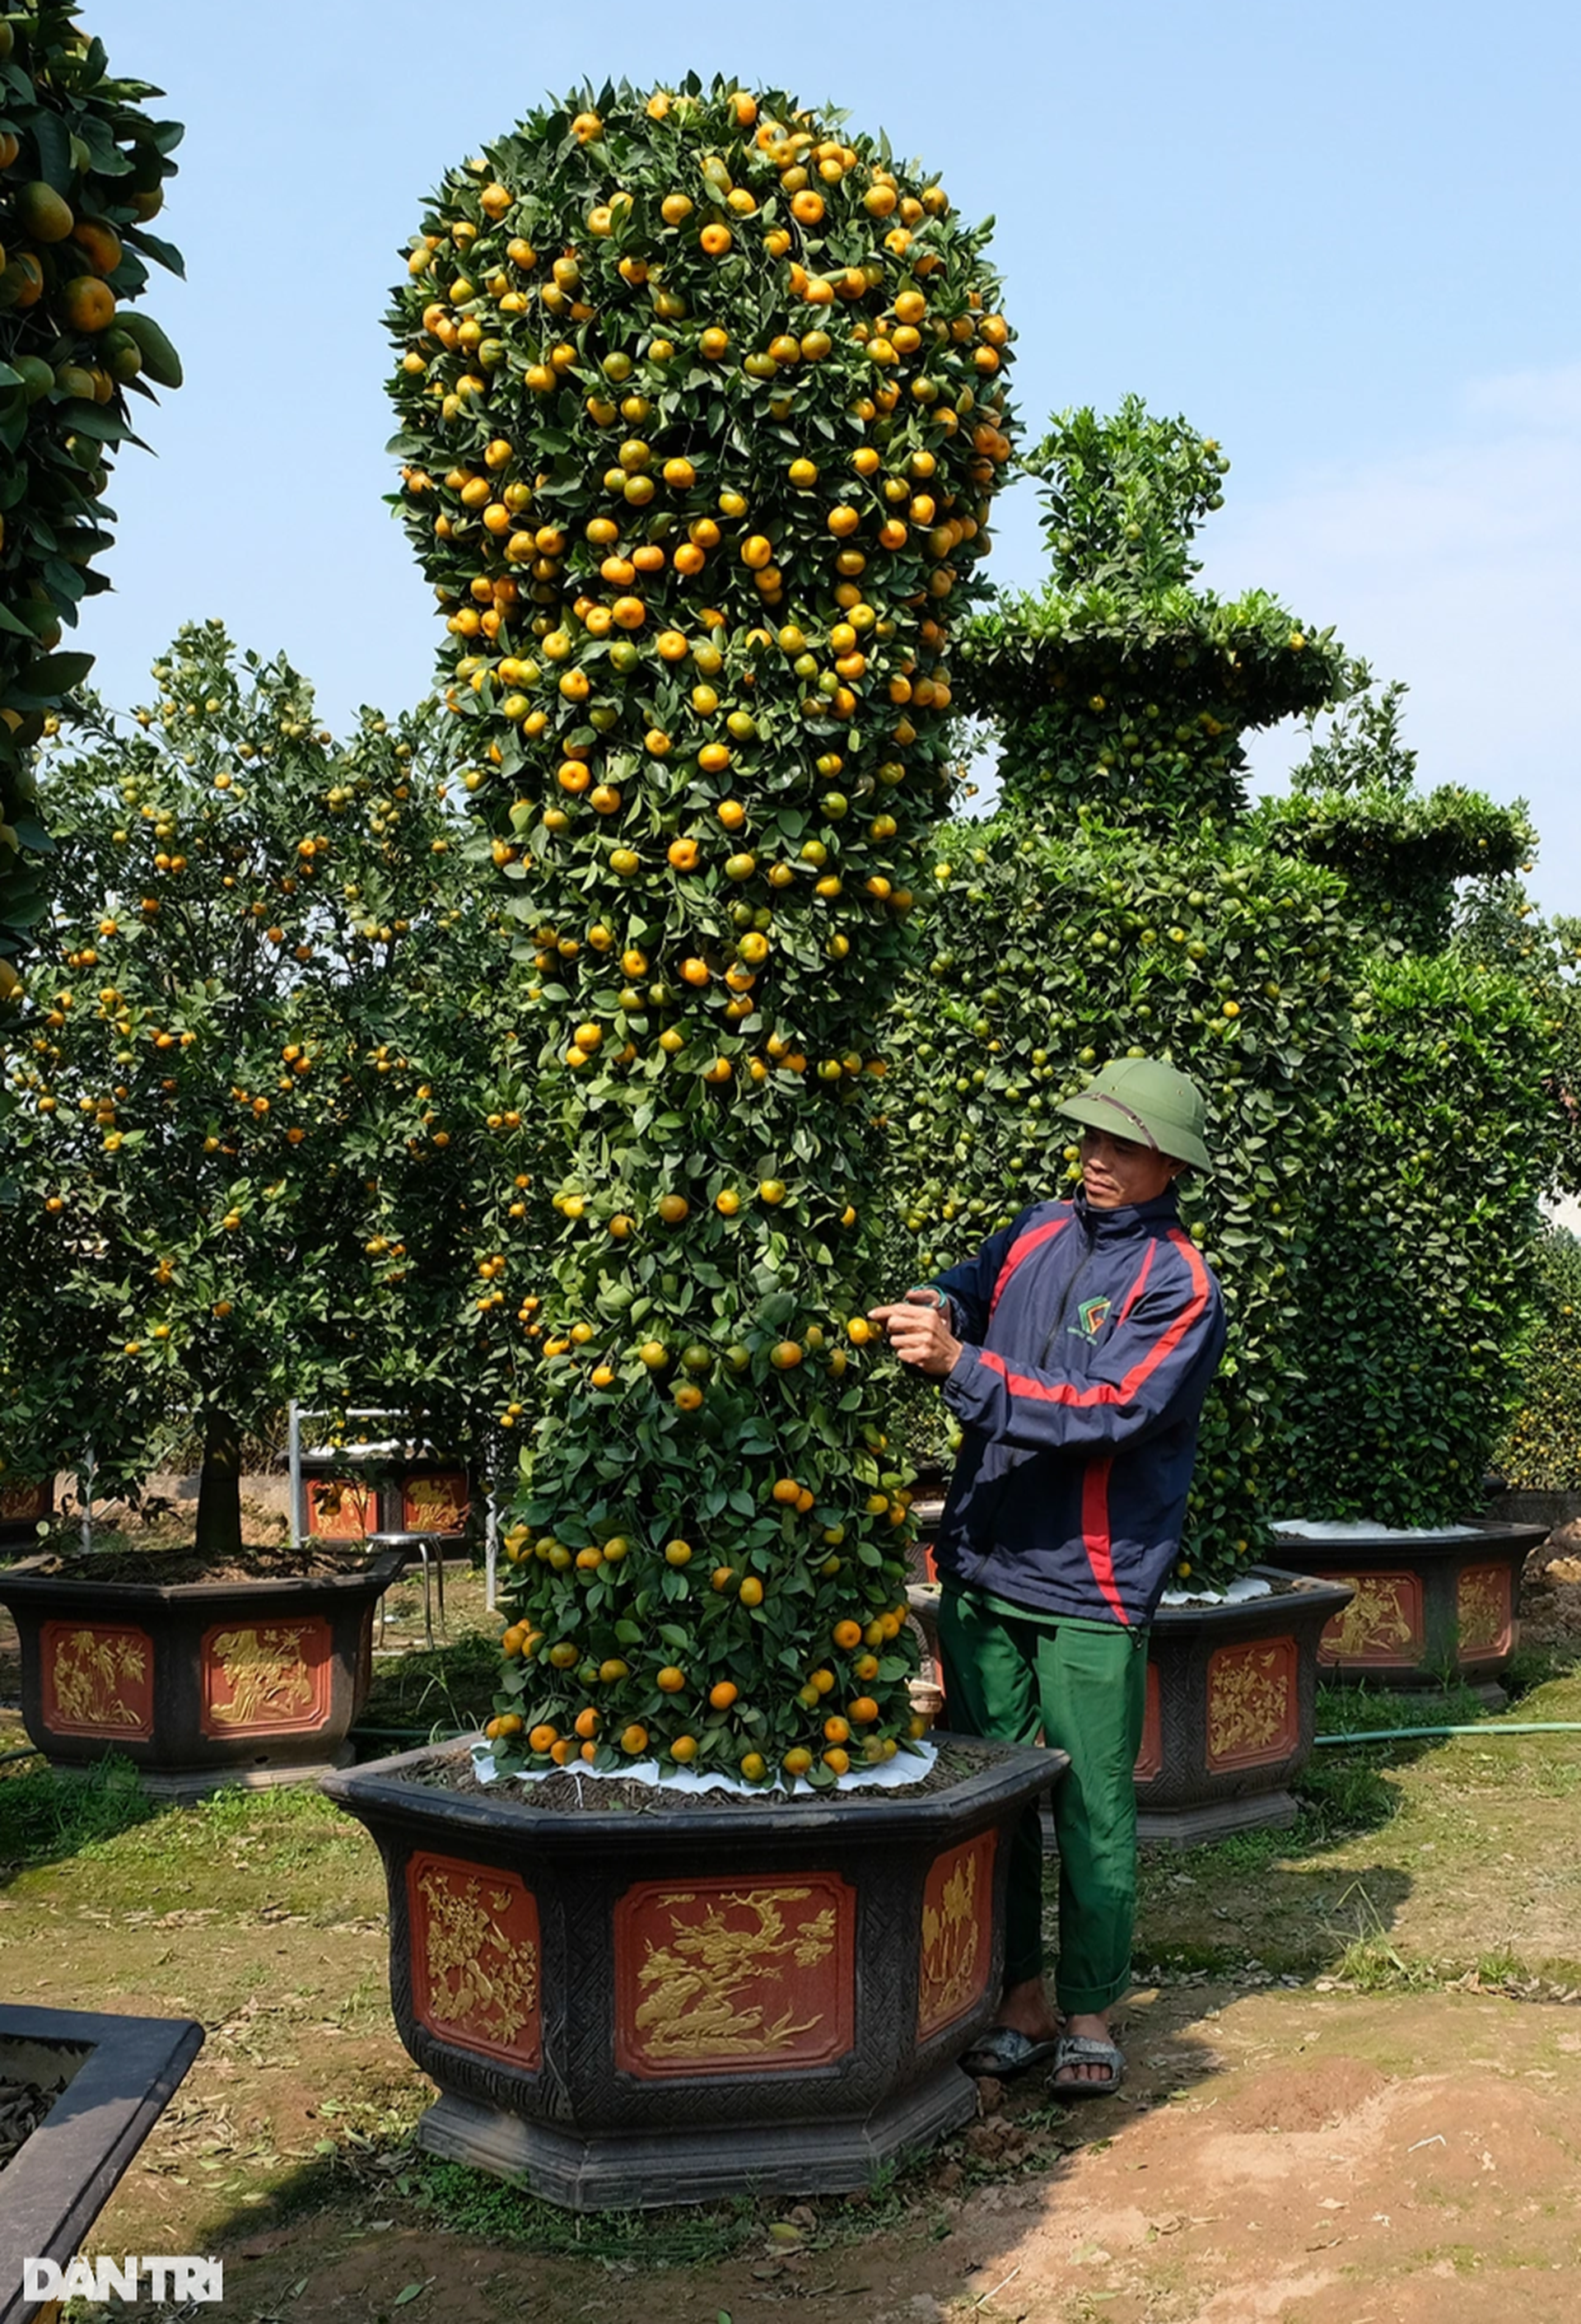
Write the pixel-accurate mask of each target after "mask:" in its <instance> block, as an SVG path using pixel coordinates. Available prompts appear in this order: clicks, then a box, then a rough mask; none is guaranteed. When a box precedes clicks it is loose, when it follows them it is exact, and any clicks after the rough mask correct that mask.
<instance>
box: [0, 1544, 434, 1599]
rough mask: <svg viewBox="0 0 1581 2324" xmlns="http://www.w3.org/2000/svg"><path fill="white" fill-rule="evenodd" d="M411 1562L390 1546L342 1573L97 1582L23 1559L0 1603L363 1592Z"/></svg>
mask: <svg viewBox="0 0 1581 2324" xmlns="http://www.w3.org/2000/svg"><path fill="white" fill-rule="evenodd" d="M49 1554H51V1555H52V1556H53V1555H58V1554H60V1553H59V1552H57V1551H51V1552H50V1553H49ZM155 1554H157V1553H155ZM407 1563H409V1554H408V1552H407V1551H405V1550H404V1549H388V1550H384V1551H381V1553H380V1554H378V1555H377V1556H374V1557H371V1558H369V1559H368V1560H367V1562H366V1563H364V1564H363V1565H359V1566H357V1567H355V1568H354V1570H352V1571H351V1572H345V1573H295V1574H291V1573H271V1574H257V1575H246V1576H244V1577H242V1578H241V1579H240V1580H238V1581H234V1582H96V1581H95V1580H94V1578H93V1577H92V1575H91V1574H87V1573H41V1572H38V1571H37V1570H36V1562H35V1561H32V1560H28V1559H24V1560H23V1562H22V1563H20V1564H18V1565H13V1566H9V1567H7V1568H6V1569H5V1571H4V1572H0V1605H9V1604H10V1602H11V1600H13V1599H18V1600H21V1601H22V1602H23V1604H24V1605H31V1606H33V1607H35V1608H37V1607H41V1606H42V1605H43V1604H44V1603H45V1601H46V1600H50V1599H52V1598H75V1597H77V1596H78V1594H79V1593H80V1592H91V1593H92V1597H93V1602H94V1604H95V1606H96V1607H104V1608H106V1609H114V1610H115V1611H120V1612H130V1611H131V1610H132V1609H134V1608H137V1607H148V1606H153V1605H161V1606H218V1605H223V1604H225V1603H227V1602H228V1601H230V1600H234V1599H243V1598H244V1599H247V1600H254V1599H259V1598H262V1599H264V1600H281V1601H283V1600H286V1599H287V1598H299V1597H300V1596H301V1595H302V1593H303V1592H304V1591H311V1592H312V1593H313V1594H314V1595H315V1596H317V1595H319V1594H321V1593H323V1594H331V1595H333V1594H350V1593H353V1592H361V1593H363V1594H365V1593H366V1592H367V1591H368V1590H369V1589H370V1588H371V1587H376V1589H377V1590H385V1589H388V1588H389V1586H390V1584H391V1582H393V1581H394V1580H395V1579H396V1578H397V1576H398V1575H399V1574H400V1572H401V1570H402V1568H403V1567H404V1566H405V1565H406V1564H407Z"/></svg>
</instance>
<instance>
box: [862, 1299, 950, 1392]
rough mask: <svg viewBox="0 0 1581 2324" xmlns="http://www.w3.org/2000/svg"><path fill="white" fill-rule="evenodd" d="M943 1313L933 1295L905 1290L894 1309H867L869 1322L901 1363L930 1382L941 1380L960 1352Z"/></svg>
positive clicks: (945, 1376)
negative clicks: (925, 1375)
mask: <svg viewBox="0 0 1581 2324" xmlns="http://www.w3.org/2000/svg"><path fill="white" fill-rule="evenodd" d="M945 1314H946V1311H945V1310H944V1309H942V1308H941V1307H940V1306H939V1305H938V1304H937V1297H936V1295H935V1294H934V1293H933V1292H932V1291H908V1292H907V1293H906V1295H905V1298H904V1299H903V1300H902V1301H901V1302H900V1303H899V1305H897V1306H894V1307H873V1308H869V1311H868V1321H869V1323H877V1324H878V1326H879V1327H880V1329H881V1330H882V1331H883V1332H884V1333H885V1335H886V1336H887V1339H888V1342H889V1344H890V1346H891V1347H892V1348H893V1349H894V1351H895V1352H896V1355H897V1356H898V1357H899V1359H900V1360H901V1362H902V1363H903V1364H910V1365H911V1366H912V1367H913V1368H914V1369H915V1370H917V1371H919V1372H925V1373H926V1374H927V1376H928V1378H929V1379H947V1378H948V1376H949V1374H950V1373H951V1372H952V1371H953V1370H954V1369H955V1365H956V1361H957V1360H958V1358H959V1357H960V1354H961V1342H960V1341H959V1340H958V1339H957V1338H956V1337H955V1334H954V1333H953V1332H951V1329H950V1326H949V1323H947V1322H946V1320H945Z"/></svg>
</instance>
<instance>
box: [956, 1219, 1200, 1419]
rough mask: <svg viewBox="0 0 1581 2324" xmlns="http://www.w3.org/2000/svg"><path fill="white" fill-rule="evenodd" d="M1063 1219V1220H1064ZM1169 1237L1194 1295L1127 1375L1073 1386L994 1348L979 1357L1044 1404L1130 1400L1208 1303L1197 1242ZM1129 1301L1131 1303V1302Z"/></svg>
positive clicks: (1014, 1389) (1019, 1392)
mask: <svg viewBox="0 0 1581 2324" xmlns="http://www.w3.org/2000/svg"><path fill="white" fill-rule="evenodd" d="M1062 1223H1063V1222H1062ZM1169 1239H1170V1240H1171V1242H1172V1243H1173V1244H1174V1246H1175V1248H1176V1250H1179V1251H1181V1253H1183V1255H1184V1257H1185V1260H1186V1264H1187V1266H1188V1267H1189V1268H1190V1273H1191V1286H1192V1288H1191V1297H1190V1299H1189V1300H1188V1302H1187V1304H1186V1305H1185V1306H1184V1307H1182V1308H1181V1312H1180V1314H1178V1315H1177V1316H1176V1317H1175V1320H1174V1322H1173V1323H1172V1324H1171V1325H1170V1327H1169V1329H1168V1331H1167V1332H1164V1333H1162V1334H1161V1335H1160V1337H1159V1338H1158V1340H1157V1341H1156V1342H1154V1345H1153V1346H1152V1347H1151V1348H1149V1350H1148V1351H1147V1353H1146V1354H1145V1355H1144V1357H1143V1359H1142V1360H1141V1362H1140V1363H1137V1364H1133V1365H1132V1367H1131V1369H1130V1370H1129V1371H1128V1372H1127V1373H1126V1376H1125V1378H1124V1379H1122V1380H1120V1381H1118V1382H1116V1381H1113V1380H1098V1381H1095V1383H1094V1384H1093V1386H1092V1387H1091V1388H1073V1387H1071V1383H1070V1382H1069V1381H1068V1380H1053V1381H1049V1380H1038V1379H1028V1378H1027V1376H1026V1374H1025V1372H1013V1371H1012V1370H1011V1369H1010V1367H1009V1365H1008V1364H1007V1362H1006V1361H1005V1359H1004V1357H1003V1356H1000V1355H996V1354H995V1352H994V1351H993V1350H992V1349H991V1348H979V1350H978V1351H977V1354H978V1360H979V1363H985V1364H987V1365H988V1368H989V1369H990V1370H992V1371H996V1372H997V1373H998V1375H999V1377H1000V1379H1002V1380H1003V1381H1004V1383H1005V1385H1006V1387H1007V1388H1008V1389H1009V1391H1010V1393H1011V1395H1012V1396H1026V1397H1036V1398H1037V1400H1038V1401H1039V1402H1040V1403H1043V1404H1063V1405H1070V1406H1075V1407H1078V1408H1083V1407H1085V1408H1087V1409H1090V1408H1091V1407H1092V1406H1094V1405H1098V1404H1126V1403H1127V1402H1129V1400H1130V1398H1131V1397H1133V1396H1135V1393H1136V1390H1137V1389H1138V1388H1140V1387H1141V1386H1142V1384H1143V1382H1144V1380H1146V1379H1150V1378H1151V1377H1152V1375H1153V1374H1154V1372H1155V1371H1156V1370H1157V1369H1158V1368H1159V1366H1160V1364H1162V1363H1164V1362H1166V1361H1167V1360H1168V1359H1169V1358H1170V1357H1171V1356H1172V1355H1173V1353H1174V1351H1175V1350H1176V1349H1177V1348H1178V1347H1179V1346H1180V1344H1181V1341H1182V1340H1183V1339H1184V1338H1185V1336H1186V1333H1188V1332H1189V1331H1190V1328H1191V1326H1192V1324H1193V1323H1196V1321H1197V1319H1198V1318H1199V1316H1200V1314H1202V1312H1203V1310H1204V1308H1205V1307H1206V1306H1207V1305H1208V1270H1207V1268H1205V1267H1204V1266H1203V1264H1202V1261H1201V1259H1200V1258H1199V1256H1198V1253H1197V1246H1196V1244H1195V1243H1194V1242H1192V1240H1191V1239H1190V1236H1189V1235H1184V1234H1182V1233H1181V1231H1180V1229H1179V1228H1178V1227H1172V1228H1171V1229H1170V1231H1169ZM1127 1304H1129V1303H1127Z"/></svg>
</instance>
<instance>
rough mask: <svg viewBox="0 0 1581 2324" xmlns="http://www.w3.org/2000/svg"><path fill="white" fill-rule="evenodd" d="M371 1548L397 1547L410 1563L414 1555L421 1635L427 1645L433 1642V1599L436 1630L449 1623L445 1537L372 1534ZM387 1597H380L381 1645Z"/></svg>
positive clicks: (418, 1534) (431, 1534)
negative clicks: (420, 1582)
mask: <svg viewBox="0 0 1581 2324" xmlns="http://www.w3.org/2000/svg"><path fill="white" fill-rule="evenodd" d="M368 1546H369V1548H370V1549H399V1550H403V1551H404V1552H405V1554H406V1560H407V1563H408V1564H410V1563H411V1562H412V1560H413V1559H414V1558H417V1559H418V1560H420V1561H421V1563H422V1568H423V1637H424V1639H425V1642H426V1643H427V1646H430V1647H432V1646H433V1644H434V1600H435V1599H436V1598H437V1600H438V1603H439V1629H440V1634H441V1636H443V1635H444V1634H445V1632H446V1629H447V1628H448V1625H447V1623H446V1618H445V1539H444V1536H443V1535H440V1534H433V1533H371V1534H370V1535H368ZM385 1605H386V1600H385V1599H384V1598H381V1599H380V1600H379V1643H380V1645H381V1646H382V1645H383V1644H384V1625H385V1620H386V1614H385Z"/></svg>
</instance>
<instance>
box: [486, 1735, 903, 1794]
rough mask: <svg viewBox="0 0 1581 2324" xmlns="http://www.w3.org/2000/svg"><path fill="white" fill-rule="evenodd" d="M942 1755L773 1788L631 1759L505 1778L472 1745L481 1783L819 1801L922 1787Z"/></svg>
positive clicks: (531, 1770)
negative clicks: (644, 1788)
mask: <svg viewBox="0 0 1581 2324" xmlns="http://www.w3.org/2000/svg"><path fill="white" fill-rule="evenodd" d="M938 1756H939V1747H938V1745H937V1744H936V1743H922V1742H915V1743H903V1744H902V1745H901V1747H900V1748H899V1750H898V1751H897V1752H896V1755H895V1757H894V1758H893V1759H885V1760H883V1761H882V1762H881V1763H880V1764H879V1765H878V1766H876V1767H869V1766H860V1767H853V1768H852V1769H851V1771H850V1774H849V1775H837V1776H836V1777H835V1779H834V1782H833V1784H832V1785H826V1784H810V1783H808V1781H807V1779H806V1777H805V1776H804V1775H796V1776H795V1777H793V1778H792V1780H791V1781H790V1782H789V1783H786V1780H785V1777H784V1776H783V1775H777V1777H776V1778H775V1780H774V1782H773V1783H772V1784H746V1783H743V1782H742V1781H741V1779H740V1776H739V1775H717V1774H715V1773H713V1772H712V1770H710V1771H708V1772H701V1771H699V1770H697V1769H694V1768H692V1767H675V1768H670V1769H667V1770H664V1771H661V1769H660V1767H659V1764H658V1761H657V1759H633V1760H632V1761H631V1762H630V1765H629V1766H624V1767H590V1766H588V1765H587V1762H586V1761H585V1760H584V1759H578V1760H576V1761H574V1763H573V1765H572V1766H568V1767H527V1768H523V1769H522V1770H520V1771H519V1773H518V1774H517V1775H515V1776H514V1777H511V1776H509V1775H501V1772H500V1770H499V1768H497V1767H496V1766H495V1765H494V1755H493V1753H492V1750H491V1749H490V1748H489V1747H488V1745H487V1744H486V1743H474V1744H473V1747H472V1771H473V1775H475V1776H476V1777H477V1779H478V1781H479V1783H480V1784H503V1783H510V1782H511V1781H514V1782H516V1783H519V1784H541V1783H542V1782H543V1781H544V1780H545V1778H546V1777H547V1776H549V1775H579V1776H585V1777H586V1778H587V1780H588V1782H589V1783H593V1784H602V1783H608V1782H610V1781H611V1779H615V1778H618V1779H620V1780H621V1781H623V1782H626V1783H633V1784H655V1785H657V1786H659V1787H661V1788H662V1789H663V1790H665V1791H666V1792H739V1793H740V1794H742V1795H743V1796H744V1797H750V1798H760V1797H762V1795H763V1794H765V1793H769V1792H789V1793H792V1794H805V1795H806V1796H807V1797H808V1798H810V1799H811V1798H816V1797H817V1796H819V1795H820V1794H823V1793H825V1792H827V1791H828V1790H831V1789H832V1790H834V1791H837V1792H854V1791H858V1790H861V1791H867V1790H869V1788H873V1789H878V1790H881V1791H887V1792H890V1791H896V1790H897V1789H898V1788H899V1787H900V1785H902V1784H920V1783H921V1782H922V1779H923V1777H924V1775H931V1774H932V1772H933V1762H934V1760H935V1759H936V1758H937V1757H938Z"/></svg>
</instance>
